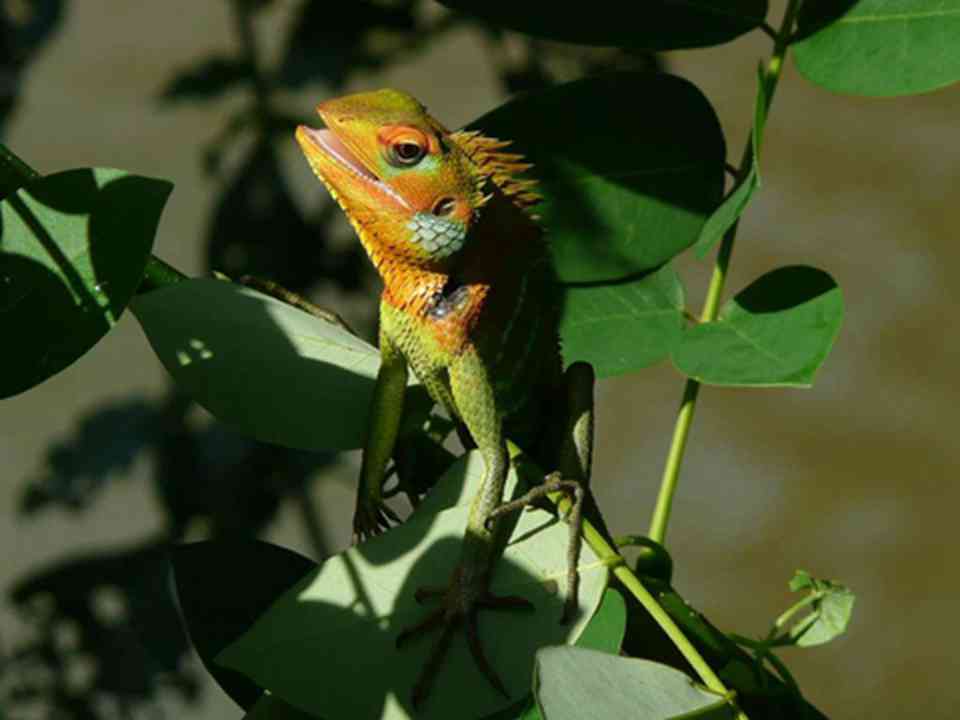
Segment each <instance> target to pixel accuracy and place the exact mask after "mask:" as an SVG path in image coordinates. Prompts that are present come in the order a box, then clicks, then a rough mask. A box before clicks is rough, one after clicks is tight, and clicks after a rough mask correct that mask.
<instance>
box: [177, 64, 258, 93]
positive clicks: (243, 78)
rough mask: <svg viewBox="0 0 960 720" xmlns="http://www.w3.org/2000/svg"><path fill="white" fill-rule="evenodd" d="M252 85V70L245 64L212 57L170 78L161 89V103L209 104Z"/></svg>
mask: <svg viewBox="0 0 960 720" xmlns="http://www.w3.org/2000/svg"><path fill="white" fill-rule="evenodd" d="M252 81H253V67H252V66H251V65H250V63H249V62H247V61H246V60H242V59H240V58H232V57H212V58H209V59H207V60H204V61H203V62H201V63H199V64H198V65H195V66H193V67H191V68H188V69H186V70H181V71H180V72H178V73H177V74H176V76H174V78H173V80H171V81H170V84H169V85H167V87H166V88H164V90H163V93H162V94H161V98H162V99H164V100H213V99H216V98H217V97H219V96H220V95H222V94H223V93H225V92H227V91H228V90H232V89H233V88H234V87H236V86H237V85H239V84H241V83H244V82H252Z"/></svg>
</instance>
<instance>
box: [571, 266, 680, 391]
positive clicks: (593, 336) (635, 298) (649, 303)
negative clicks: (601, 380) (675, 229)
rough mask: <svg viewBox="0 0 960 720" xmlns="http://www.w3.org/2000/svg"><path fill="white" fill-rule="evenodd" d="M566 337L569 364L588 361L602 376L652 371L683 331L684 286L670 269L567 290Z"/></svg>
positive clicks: (668, 267)
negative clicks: (617, 281)
mask: <svg viewBox="0 0 960 720" xmlns="http://www.w3.org/2000/svg"><path fill="white" fill-rule="evenodd" d="M563 291H564V294H563V304H562V314H561V319H560V338H561V346H562V349H563V357H564V361H565V363H566V364H568V365H569V364H570V363H573V362H574V361H577V360H584V361H586V362H589V363H590V364H591V365H593V368H594V371H595V372H596V373H597V376H598V377H612V376H614V375H621V374H623V373H627V372H632V371H634V370H639V369H641V368H645V367H648V366H650V365H653V364H654V363H657V362H659V361H660V360H662V359H663V358H665V357H666V356H667V355H668V354H669V353H670V349H671V348H672V347H673V346H674V344H676V342H677V341H678V340H679V339H680V336H681V334H682V333H683V326H684V318H683V307H684V297H683V285H681V284H680V278H679V277H678V276H677V273H676V271H675V270H674V269H673V268H672V267H670V266H664V267H663V268H661V269H660V270H657V271H656V272H653V273H650V274H648V275H646V276H644V277H642V278H640V279H638V280H630V281H627V282H622V283H610V284H605V285H588V286H582V287H577V286H572V285H571V286H566V287H564V288H563Z"/></svg>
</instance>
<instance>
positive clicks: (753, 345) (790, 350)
mask: <svg viewBox="0 0 960 720" xmlns="http://www.w3.org/2000/svg"><path fill="white" fill-rule="evenodd" d="M842 321H843V298H842V296H841V293H840V288H839V287H838V286H837V284H836V282H834V280H833V278H831V277H830V276H829V275H827V273H825V272H823V271H822V270H816V269H814V268H811V267H805V266H799V265H798V266H790V267H783V268H779V269H777V270H774V271H773V272H770V273H767V274H766V275H764V276H762V277H761V278H759V279H758V280H756V281H754V282H753V283H752V284H751V285H750V286H749V287H747V288H746V289H745V290H742V291H741V292H740V293H738V294H737V296H736V297H734V298H733V299H732V300H730V301H728V302H727V303H726V304H725V305H724V306H723V308H722V309H721V311H720V315H719V317H718V318H717V321H716V322H711V323H703V324H702V325H696V326H694V327H692V328H688V329H687V330H686V331H685V332H684V333H683V337H682V338H681V339H680V342H679V343H678V344H677V345H676V346H675V347H674V349H673V353H672V358H673V363H674V365H676V367H677V369H678V370H679V371H680V372H682V373H683V374H684V375H687V376H688V377H691V378H694V379H695V380H698V381H700V382H703V383H707V384H710V385H739V386H752V387H782V386H785V387H809V386H810V385H811V384H812V383H813V378H814V375H815V374H816V372H817V369H818V368H819V367H820V366H821V365H822V364H823V362H824V360H825V359H826V357H827V354H828V353H829V352H830V348H831V347H832V346H833V342H834V340H835V339H836V337H837V333H838V332H839V330H840V324H841V322H842Z"/></svg>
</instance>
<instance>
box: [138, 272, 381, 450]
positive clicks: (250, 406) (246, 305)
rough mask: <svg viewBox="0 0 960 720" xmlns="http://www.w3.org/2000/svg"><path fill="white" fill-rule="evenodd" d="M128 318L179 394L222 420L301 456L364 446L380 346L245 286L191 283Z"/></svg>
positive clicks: (141, 300)
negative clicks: (138, 327) (133, 320)
mask: <svg viewBox="0 0 960 720" xmlns="http://www.w3.org/2000/svg"><path fill="white" fill-rule="evenodd" d="M133 311H134V314H135V315H136V316H137V319H138V320H139V321H140V324H141V326H143V329H144V332H145V333H146V335H147V338H148V339H149V340H150V344H151V345H152V346H153V349H154V351H155V352H156V353H157V356H158V357H159V358H160V360H161V362H163V365H164V367H166V368H167V370H168V371H169V372H170V374H171V375H173V377H174V379H175V380H176V381H177V384H178V385H179V387H180V388H181V389H182V390H183V392H185V393H186V394H187V395H189V396H190V397H191V398H193V399H194V400H196V401H197V402H198V403H200V404H201V405H202V406H203V407H205V408H206V409H207V410H209V411H210V412H211V413H212V414H213V415H214V416H216V417H217V419H218V420H220V421H221V422H223V423H224V424H225V425H227V426H229V427H231V428H233V429H234V430H236V431H237V432H241V433H244V434H246V435H249V436H251V437H254V438H256V439H258V440H262V441H265V442H272V443H276V444H277V445H283V446H285V447H291V448H297V449H300V450H344V449H349V448H357V447H361V446H362V445H363V441H364V439H365V437H366V432H367V426H368V423H369V414H370V401H371V397H372V394H373V384H374V379H375V378H376V375H377V371H378V368H379V366H380V355H379V353H378V352H377V349H376V348H374V347H373V346H371V345H369V344H367V343H366V342H364V341H363V340H360V339H359V338H357V337H355V336H354V335H351V334H350V333H349V332H347V331H346V330H344V329H342V328H340V327H338V326H337V325H334V324H332V323H330V322H328V321H326V320H322V319H320V318H317V317H314V316H313V315H310V314H308V313H306V312H304V311H302V310H299V309H297V308H295V307H292V306H290V305H287V304H286V303H284V302H281V301H280V300H277V299H275V298H273V297H269V296H267V295H264V294H262V293H259V292H257V291H255V290H252V289H250V288H246V287H244V286H242V285H237V284H234V283H231V282H226V281H223V280H212V279H197V280H187V281H184V282H180V283H177V284H176V285H172V286H170V287H165V288H161V289H159V290H155V291H153V292H150V293H147V294H145V295H141V296H138V297H137V298H136V300H135V301H134V303H133Z"/></svg>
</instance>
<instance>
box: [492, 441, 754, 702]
mask: <svg viewBox="0 0 960 720" xmlns="http://www.w3.org/2000/svg"><path fill="white" fill-rule="evenodd" d="M507 448H508V451H509V453H510V458H511V461H515V460H516V459H517V458H519V457H521V456H523V450H521V449H520V448H519V447H518V446H517V445H515V444H514V443H513V442H512V441H510V440H508V441H507ZM524 476H525V473H520V478H521V480H524V481H525V477H524ZM530 476H531V477H534V476H536V477H543V473H542V472H539V470H537V471H536V472H533V471H531V473H530ZM547 497H548V498H549V500H550V501H551V502H552V503H553V505H554V506H555V507H556V508H557V512H558V515H559V516H560V517H569V515H570V513H571V511H572V510H573V501H572V500H571V499H570V496H569V494H568V493H566V492H564V491H557V492H553V493H548V494H547ZM581 535H582V536H583V539H584V541H585V542H586V543H587V545H589V546H590V549H591V550H593V552H594V553H596V555H597V557H599V558H600V561H601V562H602V563H603V564H604V565H606V566H607V567H608V568H610V571H611V572H612V573H613V574H614V576H615V577H616V578H617V579H618V580H619V581H620V582H621V583H622V584H623V586H624V587H625V588H626V589H627V590H628V591H629V592H630V594H631V595H633V596H634V597H635V598H636V599H637V601H638V602H639V603H640V604H641V605H642V606H643V608H644V609H645V610H646V611H647V612H648V613H650V616H651V617H652V618H653V620H654V622H656V623H657V625H658V626H659V627H660V629H661V630H662V631H663V632H664V634H665V635H666V636H667V637H668V638H670V641H671V642H672V643H673V644H674V646H675V647H676V648H677V650H678V651H679V652H680V654H681V655H682V656H683V659H684V660H686V661H687V663H688V664H689V665H690V667H692V668H693V670H694V672H696V674H697V675H698V676H699V678H700V680H701V681H702V682H703V684H704V685H706V686H707V687H708V688H709V689H710V690H713V691H714V692H715V693H717V694H719V695H723V696H724V697H726V698H728V699H729V700H730V701H732V700H733V696H734V693H733V691H731V690H729V689H728V688H727V686H726V685H724V684H723V681H722V680H721V679H720V678H719V677H718V676H717V674H716V673H715V672H714V671H713V668H711V667H710V665H709V664H708V663H707V661H706V660H705V659H704V658H703V656H702V655H701V654H700V653H699V652H698V651H697V649H696V647H694V645H693V643H692V642H690V640H689V639H688V638H687V636H686V635H684V634H683V630H681V629H680V627H679V626H678V625H677V624H676V623H675V622H674V621H673V618H671V617H670V615H669V614H668V613H667V611H666V610H664V609H663V607H661V605H660V603H658V602H657V600H656V598H654V596H653V594H652V593H651V592H650V591H649V590H647V588H646V587H645V586H644V585H643V583H642V582H641V581H640V578H639V577H637V575H636V573H634V572H633V570H631V569H630V566H629V565H627V561H626V560H625V559H624V557H623V555H621V554H620V553H619V552H618V551H617V550H616V549H615V548H614V547H612V546H611V545H610V544H609V543H608V542H607V541H606V539H605V538H604V536H603V533H601V532H600V531H599V530H598V529H597V528H596V527H594V525H593V524H592V523H591V522H590V521H589V520H587V519H586V518H583V520H582V530H581ZM625 539H629V538H625ZM736 718H737V720H748V718H747V716H746V714H745V713H743V712H742V711H738V714H737V716H736Z"/></svg>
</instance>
